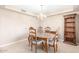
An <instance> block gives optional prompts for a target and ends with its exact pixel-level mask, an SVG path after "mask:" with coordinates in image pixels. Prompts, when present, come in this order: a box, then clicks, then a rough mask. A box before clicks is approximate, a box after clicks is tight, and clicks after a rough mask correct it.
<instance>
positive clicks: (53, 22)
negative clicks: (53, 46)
mask: <svg viewBox="0 0 79 59" xmlns="http://www.w3.org/2000/svg"><path fill="white" fill-rule="evenodd" d="M42 26H44V27H47V26H49V27H51V29H52V30H57V31H58V33H59V38H60V40H63V39H64V18H63V16H62V15H55V16H50V17H48V18H46V19H45V20H44V21H43V23H42Z"/></svg>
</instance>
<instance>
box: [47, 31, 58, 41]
mask: <svg viewBox="0 0 79 59" xmlns="http://www.w3.org/2000/svg"><path fill="white" fill-rule="evenodd" d="M48 34H49V36H50V39H51V40H52V41H54V42H57V41H58V33H57V31H50V32H49V33H48Z"/></svg>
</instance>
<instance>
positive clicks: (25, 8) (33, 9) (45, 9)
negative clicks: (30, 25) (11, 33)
mask: <svg viewBox="0 0 79 59" xmlns="http://www.w3.org/2000/svg"><path fill="white" fill-rule="evenodd" d="M40 5H41V4H39V5H5V8H8V9H11V10H15V11H20V12H23V13H28V14H31V15H39V13H40V12H42V13H44V14H45V15H54V14H58V13H63V12H70V11H73V8H74V5H49V4H48V5H43V4H42V5H43V6H42V11H41V6H40ZM77 8H78V7H76V9H77ZM78 9H79V8H78Z"/></svg>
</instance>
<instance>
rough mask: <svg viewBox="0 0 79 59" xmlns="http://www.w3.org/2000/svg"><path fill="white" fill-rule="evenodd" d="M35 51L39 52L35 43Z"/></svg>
mask: <svg viewBox="0 0 79 59" xmlns="http://www.w3.org/2000/svg"><path fill="white" fill-rule="evenodd" d="M35 53H37V45H35Z"/></svg>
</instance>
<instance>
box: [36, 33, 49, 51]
mask: <svg viewBox="0 0 79 59" xmlns="http://www.w3.org/2000/svg"><path fill="white" fill-rule="evenodd" d="M36 37H37V39H40V40H43V41H44V42H45V43H44V50H45V51H46V52H48V36H47V35H46V33H39V34H37V35H36Z"/></svg>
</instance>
